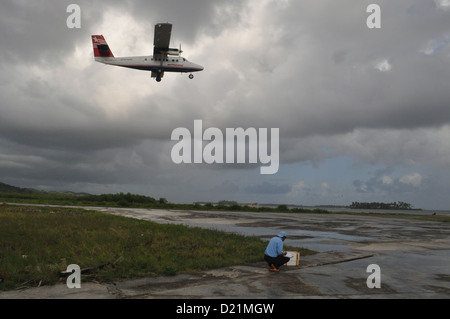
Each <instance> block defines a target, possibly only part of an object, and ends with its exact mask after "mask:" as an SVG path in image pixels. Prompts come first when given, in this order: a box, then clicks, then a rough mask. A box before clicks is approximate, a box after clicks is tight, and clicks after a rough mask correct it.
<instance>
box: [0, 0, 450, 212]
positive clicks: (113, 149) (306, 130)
mask: <svg viewBox="0 0 450 319" xmlns="http://www.w3.org/2000/svg"><path fill="white" fill-rule="evenodd" d="M70 3H71V1H68V0H67V1H66V0H63V1H58V2H57V3H53V2H52V1H46V0H37V1H33V3H32V4H30V3H26V4H25V3H24V2H23V1H12V0H6V1H3V2H2V10H1V12H0V41H1V43H2V51H1V52H0V71H1V73H0V74H1V75H0V84H1V85H0V94H1V96H2V105H1V106H0V112H1V113H0V114H1V116H0V172H1V173H2V179H3V181H11V182H14V183H17V184H18V186H34V185H40V186H41V187H46V188H51V186H52V185H55V186H56V185H57V186H58V187H64V188H66V189H67V188H69V189H70V188H72V187H78V188H79V189H85V188H86V187H89V188H90V189H92V190H95V191H102V189H103V190H107V191H110V190H124V191H136V192H140V193H147V194H149V195H153V194H152V193H153V192H156V193H158V194H160V195H159V196H160V197H167V198H169V200H187V201H189V200H190V199H192V200H194V198H195V199H196V200H197V199H199V198H198V197H201V195H199V194H201V193H203V194H207V196H206V195H205V197H209V198H216V197H217V198H219V199H223V198H220V197H221V196H220V195H221V194H223V193H226V194H229V196H230V197H233V196H234V197H239V198H243V199H245V198H246V196H249V197H252V198H253V196H255V197H256V196H258V194H259V195H261V196H262V195H268V194H272V195H273V198H274V199H275V200H279V201H281V202H282V201H285V200H287V199H292V198H295V194H305V193H307V192H310V193H309V194H311V196H313V194H314V196H317V197H314V198H317V199H318V200H319V198H320V192H322V194H323V195H324V196H327V197H326V198H330V199H331V198H332V196H333V194H334V192H337V187H338V181H337V180H334V179H333V178H334V174H337V173H336V172H333V171H330V170H327V171H326V173H324V169H323V167H324V163H327V162H328V161H338V158H342V157H345V158H347V159H349V162H350V161H351V162H352V163H353V166H351V167H349V168H346V169H348V171H347V172H348V174H347V175H348V176H349V177H348V178H347V179H346V182H347V183H348V184H347V185H346V186H345V187H344V185H339V187H340V189H352V190H353V191H355V192H356V190H357V191H358V194H359V196H366V195H367V196H369V195H370V194H375V195H374V196H378V194H381V193H382V194H387V192H388V191H389V190H390V191H394V193H395V194H402V193H403V194H405V191H406V190H407V191H408V192H414V191H416V192H419V191H421V192H424V191H430V192H431V190H433V191H434V193H436V192H435V189H436V188H437V185H439V186H442V187H444V188H445V187H447V188H448V187H449V186H450V185H448V184H447V183H446V182H445V181H444V180H445V178H444V179H443V180H441V179H440V178H443V177H442V176H447V173H444V172H446V171H448V168H449V166H450V160H449V158H450V154H449V152H450V151H449V150H450V145H449V142H448V141H450V123H449V119H450V108H448V101H449V100H450V91H449V90H448V83H449V80H450V78H449V77H450V63H449V56H450V48H449V45H448V43H449V41H448V40H449V31H448V21H449V20H448V19H449V13H450V11H449V10H448V7H449V5H448V1H446V0H439V1H437V0H436V1H434V0H433V1H431V0H430V1H428V0H427V1H423V0H406V1H402V2H392V1H387V0H380V1H378V2H377V4H379V5H380V7H381V10H382V28H381V29H379V30H372V29H369V28H367V26H366V19H367V13H366V8H367V6H368V5H369V4H370V3H371V1H362V2H358V4H356V5H355V4H354V3H353V1H348V0H345V1H339V2H336V1H332V0H327V1H320V2H318V1H312V0H311V1H272V0H264V1H260V2H258V5H257V6H255V5H254V3H253V2H250V1H237V0H227V1H220V2H219V1H208V0H196V1H184V2H179V1H172V0H170V1H153V2H151V3H150V2H148V1H142V0H134V1H133V0H129V1H107V2H106V1H98V2H95V3H93V2H91V1H85V0H80V1H78V2H77V4H79V5H80V7H81V10H82V28H81V29H68V28H67V27H66V18H67V15H68V14H67V13H66V8H67V6H68V5H69V4H70ZM163 21H169V22H172V23H173V24H174V28H173V33H172V45H173V46H176V47H177V46H178V45H179V44H180V43H181V44H182V45H183V50H184V55H186V57H188V58H189V59H190V60H192V61H194V62H199V63H200V64H202V65H204V66H205V70H204V71H203V72H201V73H198V74H196V77H195V79H194V80H193V81H190V80H188V79H187V77H186V75H182V76H180V75H178V74H167V75H166V76H165V77H164V79H163V82H162V83H160V84H157V83H156V82H155V81H154V80H153V79H151V78H150V75H149V74H148V73H145V72H139V71H134V70H128V69H120V68H114V67H110V66H105V65H101V64H98V63H95V62H94V61H93V57H92V47H91V42H90V35H91V34H104V35H105V37H106V39H107V41H108V43H109V44H110V46H111V49H112V50H113V52H114V53H115V55H116V56H121V55H124V56H126V55H146V54H151V52H152V49H153V45H152V40H153V26H154V24H156V23H158V22H163ZM196 119H201V120H203V122H204V125H205V127H217V128H219V129H221V130H222V131H224V129H225V128H227V127H229V128H237V127H243V128H249V127H254V128H257V129H258V128H279V129H280V164H281V167H280V173H279V174H277V176H273V179H263V178H261V177H260V176H259V174H258V170H257V167H255V166H254V165H253V166H251V165H244V166H239V167H237V166H226V167H222V166H220V167H219V166H206V165H203V166H199V167H196V166H193V165H191V166H189V165H183V166H176V165H174V164H173V163H172V162H171V160H170V150H171V147H172V146H173V144H172V141H171V140H170V135H171V132H172V130H173V129H175V128H177V127H186V128H191V127H192V125H193V121H194V120H196ZM295 164H298V166H301V167H302V168H303V170H300V169H297V170H296V169H294V168H293V167H295ZM300 164H301V165H300ZM308 165H309V166H308ZM305 167H308V168H307V169H306V168H305ZM362 168H364V169H362ZM377 170H379V171H380V172H381V171H383V174H381V173H379V174H378V173H377V174H373V172H374V171H377ZM283 172H285V173H283ZM312 172H314V174H315V175H314V174H313V173H312ZM283 174H285V175H283ZM361 174H362V175H361ZM371 174H372V175H371ZM415 174H418V175H415ZM305 175H306V176H312V175H314V176H315V177H314V178H313V177H311V178H309V179H306V178H305ZM280 176H282V177H280ZM368 176H369V177H368ZM439 176H440V178H438V177H439ZM340 180H343V178H341V179H340ZM225 181H228V182H227V183H225ZM353 182H354V184H353ZM321 183H326V184H322V185H321ZM237 185H238V186H239V187H235V186H237ZM121 187H123V188H126V189H123V188H121ZM236 189H239V192H237V191H234V190H236ZM167 193H170V195H167ZM349 196H354V194H353V193H352V194H351V195H349ZM322 198H324V197H322ZM230 199H231V198H230ZM199 200H208V198H206V199H199ZM354 200H358V199H356V198H355V199H354ZM395 200H397V199H395ZM244 201H245V200H244ZM258 201H259V202H261V200H258ZM439 202H440V203H441V204H440V205H442V206H446V205H450V203H449V202H448V200H444V199H439Z"/></svg>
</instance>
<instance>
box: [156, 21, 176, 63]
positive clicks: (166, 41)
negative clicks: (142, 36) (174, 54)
mask: <svg viewBox="0 0 450 319" xmlns="http://www.w3.org/2000/svg"><path fill="white" fill-rule="evenodd" d="M171 34H172V24H170V23H158V24H157V25H155V38H154V42H153V45H154V48H153V55H154V56H158V55H160V56H162V57H166V56H167V52H168V51H169V45H170V35H171Z"/></svg>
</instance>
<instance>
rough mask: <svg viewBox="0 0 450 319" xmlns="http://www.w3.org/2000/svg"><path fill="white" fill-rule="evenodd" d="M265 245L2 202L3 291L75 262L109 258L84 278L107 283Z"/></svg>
mask: <svg viewBox="0 0 450 319" xmlns="http://www.w3.org/2000/svg"><path fill="white" fill-rule="evenodd" d="M266 245H267V242H264V241H262V240H260V239H258V238H254V237H246V236H241V235H236V234H228V233H223V232H217V231H212V230H206V229H201V228H192V227H186V226H182V225H167V224H157V223H153V222H149V221H143V220H137V219H132V218H127V217H121V216H114V215H109V214H105V213H101V212H94V211H88V210H84V209H78V208H54V207H27V206H2V207H0V290H10V289H17V288H20V287H32V286H38V285H51V284H55V283H57V282H58V281H63V282H65V278H61V277H60V272H61V271H64V270H66V269H67V266H68V265H70V264H77V265H79V266H80V267H81V268H82V269H83V268H88V267H92V266H97V265H100V264H104V263H108V265H106V266H104V267H102V268H96V269H94V270H93V271H92V272H90V273H89V275H83V276H82V282H86V281H94V280H95V281H100V282H106V281H111V280H120V279H129V278H136V277H144V276H159V275H175V274H179V273H187V272H195V271H200V270H205V269H210V268H218V267H224V266H230V265H235V264H242V263H248V262H256V261H261V260H263V257H264V250H265V248H266ZM304 254H308V251H307V250H305V251H304V252H302V255H304Z"/></svg>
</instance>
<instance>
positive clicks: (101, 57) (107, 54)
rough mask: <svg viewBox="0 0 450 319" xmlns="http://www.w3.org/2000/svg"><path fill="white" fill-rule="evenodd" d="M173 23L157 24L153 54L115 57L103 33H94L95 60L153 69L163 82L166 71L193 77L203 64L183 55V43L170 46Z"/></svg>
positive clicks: (138, 68) (158, 80) (139, 68)
mask: <svg viewBox="0 0 450 319" xmlns="http://www.w3.org/2000/svg"><path fill="white" fill-rule="evenodd" d="M171 33H172V24H170V23H158V24H157V25H155V38H154V41H153V55H152V56H134V57H117V58H116V57H115V56H114V54H113V53H112V51H111V49H110V48H109V46H108V43H107V42H106V40H105V38H104V37H103V35H93V36H92V45H93V47H94V57H95V61H97V62H100V63H104V64H109V65H115V66H121V67H125V68H131V69H137V70H143V71H151V72H152V78H156V81H157V82H161V79H162V78H163V76H164V73H165V72H180V73H191V74H189V78H190V79H193V78H194V75H193V74H192V72H199V71H203V67H202V66H201V65H198V64H195V63H192V62H189V61H188V60H187V59H186V58H183V57H182V56H181V53H182V52H183V51H181V45H180V48H179V49H173V48H169V44H170V36H171Z"/></svg>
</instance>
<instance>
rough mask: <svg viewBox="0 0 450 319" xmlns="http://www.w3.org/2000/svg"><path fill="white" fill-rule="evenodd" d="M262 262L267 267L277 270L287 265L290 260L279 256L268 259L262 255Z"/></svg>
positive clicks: (268, 257)
mask: <svg viewBox="0 0 450 319" xmlns="http://www.w3.org/2000/svg"><path fill="white" fill-rule="evenodd" d="M264 260H265V261H266V262H267V263H268V264H269V266H271V265H274V266H275V268H277V269H279V268H280V267H281V266H283V265H284V264H285V263H287V262H288V261H289V260H290V258H288V257H285V256H283V255H279V256H277V257H270V256H267V255H264Z"/></svg>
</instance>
